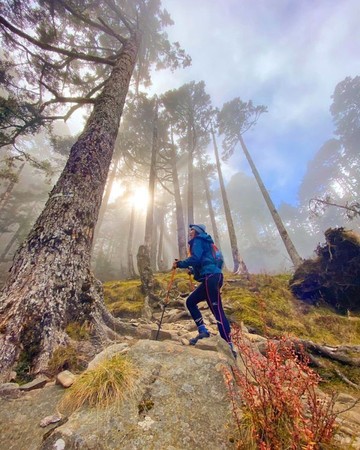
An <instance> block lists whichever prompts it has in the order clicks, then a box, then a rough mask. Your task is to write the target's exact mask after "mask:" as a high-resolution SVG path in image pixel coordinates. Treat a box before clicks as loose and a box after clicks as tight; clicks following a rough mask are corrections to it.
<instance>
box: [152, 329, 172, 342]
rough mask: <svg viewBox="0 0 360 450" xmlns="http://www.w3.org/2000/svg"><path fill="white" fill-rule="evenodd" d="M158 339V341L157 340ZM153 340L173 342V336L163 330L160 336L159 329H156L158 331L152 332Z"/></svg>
mask: <svg viewBox="0 0 360 450" xmlns="http://www.w3.org/2000/svg"><path fill="white" fill-rule="evenodd" d="M156 337H157V339H156ZM151 339H154V340H158V341H165V340H167V339H168V340H171V339H172V334H171V333H169V332H168V331H164V330H161V329H160V331H159V334H158V329H156V330H154V329H153V330H151Z"/></svg>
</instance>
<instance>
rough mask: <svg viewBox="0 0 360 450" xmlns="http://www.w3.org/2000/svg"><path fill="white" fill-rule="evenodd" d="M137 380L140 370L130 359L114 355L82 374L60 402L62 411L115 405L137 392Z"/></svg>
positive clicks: (68, 411)
mask: <svg viewBox="0 0 360 450" xmlns="http://www.w3.org/2000/svg"><path fill="white" fill-rule="evenodd" d="M137 377H138V370H137V369H136V367H135V366H134V365H133V363H132V362H131V360H130V359H129V358H128V357H127V356H124V355H115V356H113V357H112V358H109V359H107V360H105V361H103V362H102V363H100V364H99V365H98V366H96V367H95V368H94V369H90V370H86V371H85V372H83V373H82V374H81V375H79V377H78V378H77V379H76V380H75V383H74V384H73V385H72V386H71V387H70V388H69V390H68V391H67V392H66V394H65V396H64V397H63V399H62V400H61V402H60V405H59V409H61V410H64V411H66V412H67V413H71V412H74V411H76V410H78V409H80V408H81V407H82V406H89V407H90V408H108V407H110V406H114V405H116V404H118V403H119V402H121V401H122V400H124V398H125V396H127V395H129V394H131V393H132V392H133V391H134V389H135V386H136V380H137Z"/></svg>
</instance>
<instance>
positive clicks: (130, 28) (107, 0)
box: [105, 0, 134, 34]
mask: <svg viewBox="0 0 360 450" xmlns="http://www.w3.org/2000/svg"><path fill="white" fill-rule="evenodd" d="M105 3H106V4H107V5H108V6H109V8H111V9H112V10H113V11H114V12H115V13H116V14H117V15H118V16H119V18H120V20H121V21H122V22H123V24H124V25H125V26H126V28H127V29H128V31H129V33H130V34H133V33H134V26H133V25H132V24H131V23H130V21H129V20H128V19H127V18H126V17H125V14H123V12H122V11H121V10H120V8H118V7H117V6H116V5H115V3H114V2H113V1H112V0H105Z"/></svg>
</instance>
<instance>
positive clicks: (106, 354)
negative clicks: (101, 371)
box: [88, 342, 129, 369]
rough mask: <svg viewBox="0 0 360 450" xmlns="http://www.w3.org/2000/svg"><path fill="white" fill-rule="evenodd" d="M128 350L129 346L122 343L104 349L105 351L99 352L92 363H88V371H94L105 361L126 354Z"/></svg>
mask: <svg viewBox="0 0 360 450" xmlns="http://www.w3.org/2000/svg"><path fill="white" fill-rule="evenodd" d="M128 350H129V344H127V343H126V342H122V343H121V344H113V345H109V347H106V348H105V350H103V351H102V352H100V353H99V354H98V355H96V356H95V358H94V359H93V360H92V361H90V363H89V365H88V369H94V368H95V367H96V366H97V365H98V364H100V363H101V362H102V361H104V360H105V359H110V358H111V357H112V356H114V355H116V354H118V353H126V352H127V351H128Z"/></svg>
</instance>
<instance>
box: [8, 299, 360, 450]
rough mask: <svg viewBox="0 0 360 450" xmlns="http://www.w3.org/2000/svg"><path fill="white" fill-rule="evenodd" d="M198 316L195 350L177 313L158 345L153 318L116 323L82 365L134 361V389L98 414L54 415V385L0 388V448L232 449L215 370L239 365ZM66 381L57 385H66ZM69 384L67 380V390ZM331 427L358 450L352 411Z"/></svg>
mask: <svg viewBox="0 0 360 450" xmlns="http://www.w3.org/2000/svg"><path fill="white" fill-rule="evenodd" d="M203 313H204V316H205V318H206V321H207V323H208V326H209V328H210V330H211V332H212V337H210V338H209V339H204V340H202V341H199V342H198V343H197V345H196V347H193V346H189V345H188V344H189V341H188V339H189V338H190V337H193V336H194V335H195V334H196V328H195V326H194V324H193V322H192V321H191V320H190V318H189V316H188V314H187V312H186V311H185V310H184V309H183V308H181V307H179V308H171V309H168V310H166V312H165V314H164V319H163V323H162V327H161V330H160V333H159V336H158V340H155V338H156V335H157V332H158V326H157V323H158V320H159V317H160V313H157V314H155V317H152V318H150V317H149V314H147V315H146V314H145V316H146V317H144V318H140V319H129V320H127V321H124V323H123V325H124V330H126V333H124V335H123V336H122V337H120V338H119V341H118V342H116V343H115V344H114V343H113V344H112V345H110V346H109V347H107V348H106V349H105V350H103V352H102V353H100V354H98V355H97V356H96V357H95V359H94V360H93V361H92V362H90V366H94V365H96V364H97V362H98V361H99V359H101V358H103V357H109V355H112V354H114V353H118V352H121V353H124V352H125V353H127V354H129V356H130V357H131V358H132V359H133V360H134V361H135V363H136V365H137V367H138V368H139V373H140V377H139V380H138V383H137V388H136V390H135V391H134V393H133V395H132V396H131V397H128V398H127V399H126V400H125V402H123V403H122V404H121V405H117V406H115V405H114V407H112V408H109V409H106V410H90V409H87V408H84V409H82V410H80V411H79V412H76V413H73V414H71V415H70V416H69V417H66V416H65V415H64V414H60V412H59V411H58V408H57V405H58V402H59V401H60V399H61V398H62V396H63V394H64V392H65V388H64V387H62V385H61V384H57V383H56V381H54V380H46V379H39V380H36V381H35V382H34V383H32V384H30V385H23V386H18V385H17V384H16V383H8V384H5V385H0V429H1V441H0V449H1V450H22V449H24V450H25V449H26V450H38V449H41V450H50V449H54V450H64V449H66V450H68V449H74V450H75V449H94V450H95V449H96V450H102V449H103V450H105V449H123V450H136V449H139V450H151V449H164V450H165V449H166V450H183V449H187V450H192V449H194V450H195V449H196V450H201V449H204V450H205V449H208V448H213V449H219V450H221V449H233V448H235V445H234V439H235V435H234V430H235V427H234V423H233V417H232V412H231V406H230V402H229V399H228V393H227V389H226V386H225V384H224V379H223V375H222V368H223V367H228V368H229V367H230V366H231V365H235V364H236V365H237V366H238V367H239V368H240V369H241V358H239V357H238V358H237V359H236V360H235V359H234V357H233V356H232V354H231V352H230V350H229V348H228V345H227V344H226V343H225V342H224V341H223V340H222V339H221V338H220V337H219V336H218V335H217V330H216V325H215V323H214V322H215V320H214V319H213V318H212V316H211V315H210V314H209V310H208V309H206V308H205V309H204V310H203ZM248 338H249V340H251V342H252V345H259V344H260V343H262V342H263V341H264V338H262V337H261V336H256V335H253V334H252V335H250V334H248ZM86 345H87V346H88V343H87V344H86ZM86 348H87V349H88V353H89V355H91V354H92V352H91V351H90V350H89V348H88V347H86ZM89 359H92V356H91V357H90V358H89ZM65 375H66V374H65ZM66 379H68V380H69V378H66V377H65V381H64V380H60V381H58V383H59V382H62V383H63V384H66ZM71 379H72V377H71V375H70V382H69V384H70V383H71ZM354 401H355V399H354V398H353V397H352V396H349V395H346V394H339V397H338V400H337V404H336V408H337V409H338V410H344V409H346V408H348V407H349V406H350V405H352V404H353V403H354ZM144 405H145V406H144ZM338 425H339V427H340V428H339V432H338V434H337V438H338V440H339V442H340V443H341V444H340V445H341V448H343V449H359V448H360V405H356V406H355V407H353V408H351V409H350V410H349V411H347V412H344V413H342V414H341V415H340V416H339V419H338Z"/></svg>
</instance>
